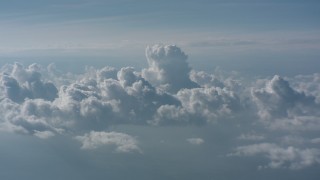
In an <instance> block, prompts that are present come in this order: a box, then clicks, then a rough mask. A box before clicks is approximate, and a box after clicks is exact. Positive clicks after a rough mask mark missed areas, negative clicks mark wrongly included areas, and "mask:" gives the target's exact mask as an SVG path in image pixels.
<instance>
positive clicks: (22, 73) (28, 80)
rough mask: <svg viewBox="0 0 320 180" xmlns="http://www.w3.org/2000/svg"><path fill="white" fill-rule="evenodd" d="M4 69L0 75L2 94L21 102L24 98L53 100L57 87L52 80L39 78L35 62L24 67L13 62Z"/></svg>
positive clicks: (38, 69)
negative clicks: (47, 80) (46, 80)
mask: <svg viewBox="0 0 320 180" xmlns="http://www.w3.org/2000/svg"><path fill="white" fill-rule="evenodd" d="M7 66H11V65H7ZM4 69H5V71H4V72H3V73H2V75H1V77H0V84H1V89H2V90H3V92H4V94H3V95H4V96H5V97H7V98H9V99H11V100H12V101H15V102H22V101H23V100H24V99H25V98H29V99H36V98H41V99H44V100H49V101H53V100H54V99H55V98H56V97H57V92H58V90H57V88H56V87H55V85H54V84H53V83H52V82H45V81H43V80H42V79H41V73H40V72H39V71H40V67H39V66H38V65H37V64H31V65H30V66H28V67H27V68H24V67H23V65H21V64H19V63H15V64H13V65H12V66H11V67H6V68H4Z"/></svg>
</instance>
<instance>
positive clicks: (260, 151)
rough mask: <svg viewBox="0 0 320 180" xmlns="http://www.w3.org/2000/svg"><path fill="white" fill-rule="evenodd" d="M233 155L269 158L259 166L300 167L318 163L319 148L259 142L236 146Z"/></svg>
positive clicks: (319, 159)
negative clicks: (267, 161) (265, 163)
mask: <svg viewBox="0 0 320 180" xmlns="http://www.w3.org/2000/svg"><path fill="white" fill-rule="evenodd" d="M232 155H235V156H257V155H263V156H264V157H266V158H267V159H269V160H270V162H269V164H268V165H264V166H260V168H289V169H302V168H306V167H309V166H311V165H314V164H320V150H319V149H316V148H304V149H300V148H295V147H292V146H289V147H280V146H278V145H276V144H273V143H260V144H253V145H247V146H240V147H238V148H236V150H235V153H233V154H232Z"/></svg>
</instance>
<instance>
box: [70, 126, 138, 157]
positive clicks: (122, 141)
mask: <svg viewBox="0 0 320 180" xmlns="http://www.w3.org/2000/svg"><path fill="white" fill-rule="evenodd" d="M75 139H76V140H78V141H80V142H81V143H82V146H81V148H82V149H87V150H90V149H96V148H100V147H102V146H115V147H116V151H117V152H122V153H127V152H141V150H140V148H139V146H138V141H137V140H136V138H134V137H132V136H130V135H128V134H125V133H119V132H97V131H91V132H90V133H86V134H84V135H83V136H76V137H75Z"/></svg>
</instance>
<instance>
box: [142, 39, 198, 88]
mask: <svg viewBox="0 0 320 180" xmlns="http://www.w3.org/2000/svg"><path fill="white" fill-rule="evenodd" d="M146 56H147V60H148V64H149V68H148V69H143V70H142V76H143V77H144V78H145V79H146V80H148V81H150V82H151V83H152V84H153V85H155V86H160V87H161V88H163V89H166V90H167V91H169V92H171V93H176V92H177V91H179V90H180V89H182V88H194V87H198V85H197V84H196V83H195V82H193V81H191V80H190V78H189V74H190V70H191V68H190V67H189V65H188V63H187V55H186V54H185V53H184V52H183V51H182V50H181V49H180V48H179V47H177V46H175V45H161V44H156V45H153V46H148V47H147V49H146Z"/></svg>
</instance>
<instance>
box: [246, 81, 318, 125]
mask: <svg viewBox="0 0 320 180" xmlns="http://www.w3.org/2000/svg"><path fill="white" fill-rule="evenodd" d="M251 93H252V97H253V101H254V103H255V104H256V105H257V107H258V115H259V117H260V118H261V119H262V120H264V122H266V123H269V125H270V127H271V128H273V129H279V128H280V129H287V130H298V129H299V130H308V129H310V130H312V129H313V130H317V129H319V128H320V123H319V122H320V121H319V117H320V114H319V111H318V109H319V107H320V105H319V104H318V103H317V102H316V98H315V97H314V96H312V95H306V94H305V93H304V92H299V91H297V90H295V89H293V88H292V87H291V86H290V84H289V82H288V81H286V80H285V79H283V78H281V77H280V76H274V77H273V78H272V79H271V80H270V81H267V82H266V84H265V87H264V88H261V89H253V90H252V92H251Z"/></svg>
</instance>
